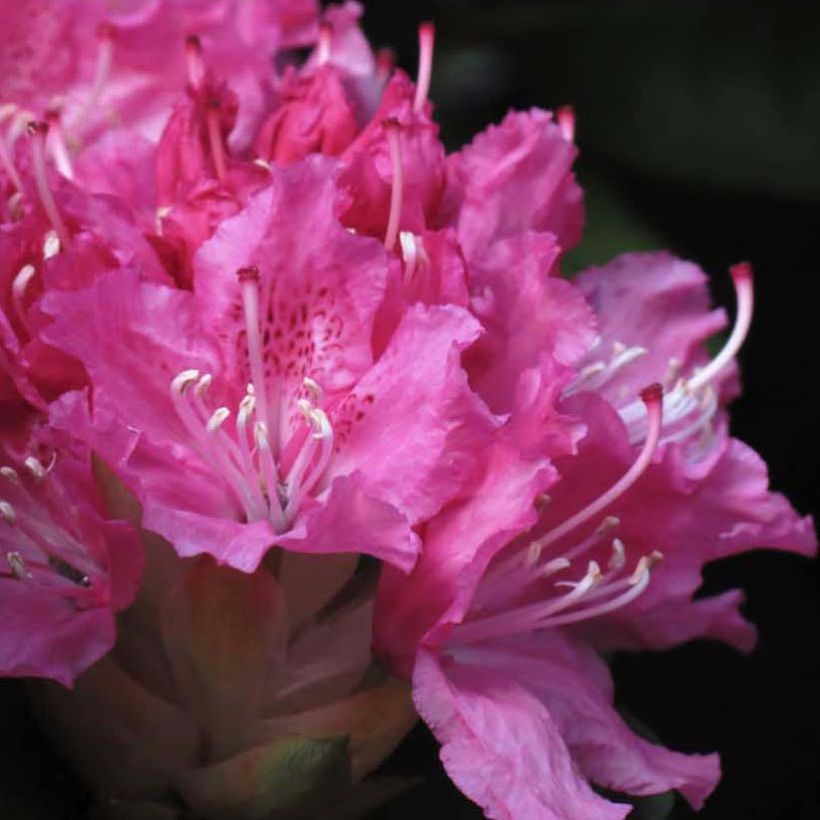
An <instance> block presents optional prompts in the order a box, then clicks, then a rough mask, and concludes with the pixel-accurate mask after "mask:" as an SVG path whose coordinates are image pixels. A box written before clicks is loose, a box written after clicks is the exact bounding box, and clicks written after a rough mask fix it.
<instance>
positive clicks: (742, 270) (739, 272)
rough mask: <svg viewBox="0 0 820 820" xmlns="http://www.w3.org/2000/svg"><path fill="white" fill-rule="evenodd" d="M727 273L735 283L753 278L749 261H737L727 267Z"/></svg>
mask: <svg viewBox="0 0 820 820" xmlns="http://www.w3.org/2000/svg"><path fill="white" fill-rule="evenodd" d="M729 275H730V276H731V277H732V279H733V280H734V282H735V283H736V284H740V283H741V282H750V281H751V280H752V278H753V271H752V264H751V262H737V263H736V264H734V265H732V266H731V267H730V268H729Z"/></svg>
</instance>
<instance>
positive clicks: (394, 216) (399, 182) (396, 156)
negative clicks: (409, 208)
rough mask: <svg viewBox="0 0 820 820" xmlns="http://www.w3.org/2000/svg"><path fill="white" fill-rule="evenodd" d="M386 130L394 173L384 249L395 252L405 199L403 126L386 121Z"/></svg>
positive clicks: (395, 122)
mask: <svg viewBox="0 0 820 820" xmlns="http://www.w3.org/2000/svg"><path fill="white" fill-rule="evenodd" d="M383 125H384V130H385V133H386V134H387V147H388V149H389V151H390V165H391V168H392V171H393V183H392V186H391V189H390V214H389V216H388V219H387V229H386V230H385V233H384V247H385V248H387V250H389V251H390V250H393V246H394V245H395V244H396V239H397V238H398V235H399V222H400V221H401V208H402V200H403V198H404V169H403V168H402V159H401V126H400V125H399V122H398V120H394V119H388V120H385V121H384V123H383Z"/></svg>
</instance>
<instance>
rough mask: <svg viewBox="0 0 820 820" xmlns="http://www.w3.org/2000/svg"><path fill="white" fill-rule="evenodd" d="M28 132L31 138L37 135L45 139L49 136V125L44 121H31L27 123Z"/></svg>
mask: <svg viewBox="0 0 820 820" xmlns="http://www.w3.org/2000/svg"><path fill="white" fill-rule="evenodd" d="M26 131H27V132H28V134H29V136H30V137H34V136H37V135H40V136H43V137H44V136H45V135H46V134H48V123H47V122H45V121H44V120H29V122H27V123H26Z"/></svg>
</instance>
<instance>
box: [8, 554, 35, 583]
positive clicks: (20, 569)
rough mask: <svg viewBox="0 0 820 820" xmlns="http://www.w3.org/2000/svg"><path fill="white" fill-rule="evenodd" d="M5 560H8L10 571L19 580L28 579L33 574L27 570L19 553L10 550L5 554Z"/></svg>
mask: <svg viewBox="0 0 820 820" xmlns="http://www.w3.org/2000/svg"><path fill="white" fill-rule="evenodd" d="M6 561H8V563H9V566H10V567H11V571H12V572H13V573H14V574H15V575H16V576H17V577H18V578H19V579H20V580H21V581H30V580H31V579H32V578H34V576H33V575H32V574H31V573H30V572H29V571H28V568H27V567H26V562H25V561H24V560H23V556H22V555H20V553H19V552H10V553H8V555H6Z"/></svg>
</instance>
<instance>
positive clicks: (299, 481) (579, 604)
mask: <svg viewBox="0 0 820 820" xmlns="http://www.w3.org/2000/svg"><path fill="white" fill-rule="evenodd" d="M360 14H361V8H360V6H359V5H358V4H356V3H351V2H348V3H344V4H342V5H339V6H331V7H329V8H328V9H326V10H325V11H324V12H322V13H321V14H320V13H319V10H318V8H317V7H316V4H315V3H314V2H312V0H277V2H261V1H258V2H253V1H252V0H245V1H243V2H240V0H219V2H216V3H209V4H201V3H194V2H189V0H137V2H134V3H128V4H126V5H125V6H122V5H121V4H107V3H100V4H96V3H95V4H90V3H65V4H58V3H56V2H55V3H45V2H40V3H35V2H28V3H23V4H21V5H19V7H18V8H16V9H15V11H14V12H13V13H12V14H11V15H10V17H9V21H10V30H11V31H12V34H11V35H10V36H13V37H15V38H18V39H20V40H21V42H22V43H23V46H21V49H20V51H19V55H18V57H17V58H15V59H12V60H11V63H10V68H9V71H7V72H6V73H5V75H4V77H3V79H2V80H0V94H2V96H3V98H2V100H0V103H3V107H2V108H0V129H2V133H0V251H2V254H0V255H1V256H2V259H0V408H2V410H3V421H2V427H0V456H2V459H0V464H2V476H0V479H2V481H0V484H1V485H2V490H1V491H0V513H2V521H0V548H2V553H0V564H2V566H0V586H1V587H2V596H0V615H2V616H3V618H2V624H0V673H2V674H5V675H14V676H37V677H46V678H49V677H50V678H52V679H54V680H56V681H58V682H60V683H62V684H66V685H71V684H73V683H74V682H75V678H77V680H76V688H75V691H73V692H70V693H69V692H66V691H64V690H63V689H61V688H59V687H55V686H51V685H42V686H39V687H34V688H32V697H33V698H34V701H35V703H36V704H37V708H38V709H39V710H40V714H41V717H42V718H43V722H44V724H45V726H46V728H47V730H48V731H49V732H50V733H51V734H52V736H53V737H54V739H55V742H57V743H58V744H59V745H60V746H61V748H62V749H63V752H64V754H65V755H66V757H67V758H68V759H69V760H71V761H72V764H73V766H74V767H75V769H76V770H77V771H78V772H79V773H80V774H81V776H82V777H83V778H84V780H85V781H86V782H87V783H88V784H90V785H91V786H92V788H94V789H95V791H96V792H97V794H98V796H104V797H106V798H107V797H113V798H115V799H116V800H118V801H123V802H122V806H123V810H124V811H130V812H131V815H132V816H148V813H149V812H153V813H157V812H159V813H160V816H166V815H168V816H176V812H177V810H179V811H182V810H183V809H184V811H186V812H188V813H190V814H191V815H192V816H193V815H196V816H202V817H224V816H231V817H239V818H245V817H246V818H258V817H262V816H274V815H275V816H292V815H294V814H295V813H299V816H303V815H310V814H311V813H313V814H316V813H321V811H323V810H324V808H325V807H327V805H328V802H327V801H331V802H332V803H334V806H335V807H337V808H340V810H341V809H345V810H346V809H348V808H350V807H351V806H353V805H354V804H355V805H358V806H360V807H362V811H363V810H364V808H365V807H367V806H369V805H371V803H372V801H375V802H378V800H380V799H382V798H383V797H384V796H385V795H386V794H388V793H392V792H390V788H391V787H390V786H389V785H387V786H385V785H384V784H383V783H382V784H381V785H378V781H376V783H377V785H374V781H372V780H371V779H370V778H369V775H370V773H371V772H372V771H373V770H374V769H375V768H376V767H377V766H378V764H379V763H380V762H381V761H382V760H383V759H384V758H385V757H386V756H387V755H388V754H389V753H390V751H391V750H392V749H393V748H394V747H395V745H396V744H397V743H398V742H399V740H400V739H401V738H402V737H403V735H404V734H405V733H406V732H407V730H408V729H409V727H410V726H411V725H412V723H413V722H414V720H415V717H416V714H417V715H418V716H421V718H423V719H424V720H425V721H426V722H427V723H428V724H429V726H430V727H431V729H432V730H433V732H434V733H435V735H436V736H437V737H438V739H439V740H440V742H441V744H442V753H441V756H442V760H443V762H444V765H445V767H446V769H447V771H448V772H449V774H450V776H451V777H452V778H453V780H454V782H455V783H456V784H457V785H458V786H459V788H461V789H462V791H463V792H464V793H465V794H466V795H467V796H468V797H469V798H471V799H473V800H474V801H476V802H477V803H478V804H479V805H480V806H481V807H482V808H483V810H484V811H485V812H486V814H487V815H488V816H489V817H497V818H527V819H528V820H529V818H545V820H550V818H552V819H553V820H559V818H560V820H567V819H568V818H569V819H570V820H574V819H575V818H577V819H578V820H593V819H594V818H620V817H624V816H625V815H626V814H627V812H628V811H629V808H630V807H629V806H627V805H625V804H623V803H617V802H610V801H609V800H607V799H605V798H604V797H602V796H601V795H600V794H599V793H598V792H596V791H595V790H594V789H593V786H592V784H595V785H597V786H601V787H604V788H606V789H609V790H611V791H615V792H618V793H623V794H632V795H647V794H654V793H659V792H663V791H667V790H669V789H677V790H679V791H680V792H681V793H682V794H683V795H684V796H685V797H686V798H687V800H688V801H689V802H690V803H691V804H692V805H693V806H695V807H698V806H700V805H701V804H702V803H703V801H704V800H705V799H706V797H707V796H708V794H709V793H710V792H711V790H712V789H713V788H714V786H715V783H716V782H717V779H718V777H719V763H718V760H717V757H716V756H715V755H683V754H679V753H676V752H673V751H670V750H667V749H665V748H663V747H662V746H660V745H657V744H654V743H650V742H648V741H646V740H644V739H643V738H641V737H638V736H637V735H636V734H634V733H633V731H632V730H631V729H630V728H629V727H628V726H627V724H626V723H625V722H624V720H623V719H622V718H621V716H620V715H619V714H618V712H617V711H616V709H615V707H614V705H613V684H612V681H611V679H610V676H609V671H608V669H607V666H606V663H605V660H604V653H606V652H609V651H613V650H614V651H617V650H639V649H661V648H668V647H673V646H677V645H679V644H681V643H682V642H684V641H688V640H691V639H694V638H700V637H707V638H713V639H718V640H722V641H725V642H728V643H730V644H732V645H734V646H735V647H737V648H739V649H740V650H742V651H748V650H750V649H751V648H752V646H753V644H754V638H755V635H754V628H753V626H751V625H750V624H749V623H747V622H746V621H745V620H744V618H743V617H742V615H741V614H740V611H739V606H740V604H741V603H742V592H740V591H739V590H729V591H728V592H725V593H723V594H721V595H718V596H716V597H713V598H701V597H698V598H695V597H694V596H695V595H696V593H697V592H698V589H699V587H700V582H701V572H702V568H703V566H704V564H705V563H707V562H709V561H712V560H716V559H719V558H722V557H725V556H728V555H733V554H735V553H738V552H741V551H744V550H748V549H752V548H756V547H772V548H776V549H783V550H790V551H793V552H797V553H801V554H805V555H812V554H814V551H815V550H816V540H815V535H814V531H813V529H812V524H811V522H810V521H809V520H808V519H801V518H800V517H798V516H797V514H796V513H795V512H794V511H793V510H792V508H791V507H790V505H789V504H788V502H787V501H786V500H785V499H784V498H782V497H781V496H779V495H777V494H775V493H771V492H770V491H769V489H768V480H767V476H766V469H765V465H764V464H763V462H762V461H761V460H760V459H759V457H758V456H756V455H755V454H754V453H753V452H752V451H751V450H750V449H749V448H748V447H746V446H745V445H743V444H742V443H740V442H738V441H736V440H734V439H732V438H731V437H730V436H729V434H728V419H727V411H726V405H727V402H728V401H729V400H730V399H732V398H733V397H734V396H736V395H737V393H738V390H739V387H738V377H737V367H736V365H735V361H734V357H735V355H736V353H737V351H738V349H739V348H740V346H741V344H742V343H743V340H744V337H745V335H746V332H747V330H748V327H749V323H750V321H751V317H752V307H753V288H752V276H751V268H750V266H749V265H747V264H741V265H737V266H735V267H734V268H733V269H732V276H733V279H734V282H735V286H736V291H737V297H738V308H737V318H736V320H735V324H734V326H733V329H732V330H731V332H730V334H729V335H728V338H727V340H726V342H725V344H724V346H723V348H722V349H721V350H720V352H718V353H717V355H715V356H714V357H710V356H709V354H708V353H707V348H706V342H707V341H708V340H709V339H710V338H711V337H713V336H714V335H715V334H716V333H718V332H720V331H721V330H722V329H723V327H724V325H725V318H724V314H723V312H722V311H715V310H712V309H711V308H710V303H709V298H708V293H707V290H706V278H705V276H704V274H703V273H702V272H701V271H700V270H699V269H698V268H696V267H695V266H694V265H692V264H691V263H687V262H683V261H681V260H677V259H674V258H673V257H671V256H669V255H667V254H628V255H626V256H623V257H620V258H618V259H616V260H615V261H613V262H612V263H610V264H609V265H606V266H604V267H602V268H597V269H592V270H589V271H586V272H585V273H583V274H581V275H580V276H579V277H578V278H577V279H575V280H573V281H567V280H565V279H563V278H562V277H561V275H560V274H561V266H562V255H563V253H564V251H566V250H567V249H568V248H570V247H571V246H573V245H574V244H575V243H577V242H578V240H579V238H580V234H581V228H582V224H583V219H584V210H583V197H582V192H581V189H580V187H579V186H578V184H577V182H576V180H575V177H574V174H573V170H572V165H573V162H574V160H575V158H576V155H577V150H576V148H575V145H574V143H573V139H574V133H573V132H574V119H573V115H572V112H571V111H570V110H569V109H562V110H561V111H559V112H557V113H556V114H555V115H553V114H551V113H549V112H544V111H539V110H531V111H526V112H511V113H510V114H508V115H507V116H506V117H505V118H504V120H503V121H502V122H501V123H500V124H499V125H495V126H491V127H490V128H488V129H487V130H486V131H485V132H483V133H482V134H479V135H478V136H477V137H476V138H475V139H474V140H473V141H472V142H471V143H470V144H469V145H467V146H465V147H464V148H463V149H461V150H460V151H457V152H455V153H452V154H450V155H448V154H447V152H446V150H445V148H444V146H443V145H442V143H441V141H440V138H439V129H438V125H437V124H436V122H435V120H434V118H433V106H432V104H431V102H430V101H429V99H428V95H429V89H430V82H431V75H432V67H433V56H434V55H433V50H434V36H435V32H434V29H433V26H432V25H431V24H429V23H425V24H423V25H422V26H421V27H420V31H419V47H420V48H419V52H420V54H419V66H418V73H417V76H416V79H415V82H414V81H413V80H411V78H410V77H409V76H408V75H407V74H405V73H404V72H402V71H401V70H393V69H392V65H390V64H389V62H387V61H385V60H384V59H382V58H378V57H376V56H375V55H374V53H373V51H372V50H371V48H370V46H369V44H368V43H367V41H366V39H365V38H364V35H363V34H362V32H361V29H360V28H359V25H358V20H359V17H360ZM26 15H28V17H26ZM24 23H26V25H23V24H24ZM92 33H94V35H93V36H92ZM298 45H314V48H313V50H312V52H311V53H310V55H309V56H308V57H307V59H306V60H305V61H304V62H303V63H302V64H301V65H297V64H296V60H295V55H293V54H288V53H286V52H287V49H290V48H292V47H294V46H298ZM34 46H36V48H35V47H34ZM49 57H50V58H51V59H49ZM274 58H275V59H274ZM12 68H13V71H12V70H11V69H12ZM114 115H116V117H114ZM126 521H127V523H125V522H126ZM143 555H145V567H144V569H143V566H142V564H143ZM114 613H117V615H116V622H117V627H116V640H115V627H114ZM103 656H105V657H103ZM411 687H412V703H411V700H410V690H411ZM412 704H414V707H413V705H412ZM414 709H415V711H414ZM366 777H368V779H365V778H366ZM368 784H369V785H368ZM359 786H361V789H359ZM371 786H372V787H373V792H372V793H370V794H369V793H368V791H367V790H368V788H370V787H371ZM382 789H385V791H382ZM348 800H349V801H351V802H350V803H349V804H348V802H346V801H348ZM169 812H170V813H171V814H170V815H169V814H168V813H169Z"/></svg>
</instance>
